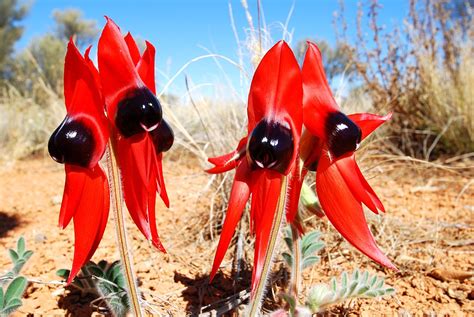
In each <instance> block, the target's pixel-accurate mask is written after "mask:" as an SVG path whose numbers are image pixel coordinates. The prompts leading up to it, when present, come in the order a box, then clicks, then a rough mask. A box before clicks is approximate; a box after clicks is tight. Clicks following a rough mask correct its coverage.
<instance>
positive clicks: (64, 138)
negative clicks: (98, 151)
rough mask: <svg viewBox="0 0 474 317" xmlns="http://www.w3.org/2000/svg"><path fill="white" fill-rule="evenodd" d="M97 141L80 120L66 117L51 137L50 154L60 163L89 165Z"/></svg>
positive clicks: (49, 143)
mask: <svg viewBox="0 0 474 317" xmlns="http://www.w3.org/2000/svg"><path fill="white" fill-rule="evenodd" d="M95 146H96V143H95V141H94V137H93V134H92V131H91V130H90V129H89V128H88V127H87V126H86V125H85V124H84V123H83V122H80V121H78V120H73V119H71V118H70V117H66V118H65V119H64V120H63V122H62V123H61V125H60V126H59V127H58V128H57V129H56V130H54V132H53V134H52V135H51V137H50V138H49V142H48V151H49V155H51V157H52V158H53V160H55V161H56V162H58V163H67V164H74V165H79V166H82V167H88V165H89V164H90V162H91V159H92V156H93V154H94V150H95Z"/></svg>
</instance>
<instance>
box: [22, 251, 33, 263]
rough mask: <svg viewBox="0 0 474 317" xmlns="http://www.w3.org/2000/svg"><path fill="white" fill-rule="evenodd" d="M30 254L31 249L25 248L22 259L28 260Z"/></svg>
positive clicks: (31, 252)
mask: <svg viewBox="0 0 474 317" xmlns="http://www.w3.org/2000/svg"><path fill="white" fill-rule="evenodd" d="M32 255H33V251H31V250H27V251H26V252H25V253H23V260H25V261H28V260H29V258H31V256H32Z"/></svg>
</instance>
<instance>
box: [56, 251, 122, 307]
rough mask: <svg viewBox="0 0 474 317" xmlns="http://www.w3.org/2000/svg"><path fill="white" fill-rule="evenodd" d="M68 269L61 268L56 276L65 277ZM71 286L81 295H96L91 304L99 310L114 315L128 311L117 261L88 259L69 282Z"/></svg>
mask: <svg viewBox="0 0 474 317" xmlns="http://www.w3.org/2000/svg"><path fill="white" fill-rule="evenodd" d="M69 273H70V271H69V270H66V269H61V270H58V271H57V272H56V274H57V275H58V276H60V277H61V278H63V279H65V280H66V279H67V278H68V276H69ZM71 287H73V288H75V289H77V290H79V291H80V292H81V296H87V295H93V296H94V297H96V299H95V300H93V301H92V302H91V305H93V306H96V307H98V308H99V310H102V311H104V310H109V311H110V312H111V313H112V314H113V315H114V316H125V315H126V314H127V312H128V311H129V300H128V296H127V292H126V289H125V278H124V276H123V273H122V268H121V266H120V262H119V261H115V262H112V263H108V262H107V261H105V260H102V261H100V262H99V263H97V264H96V263H94V262H92V261H89V262H88V263H87V264H86V265H84V266H83V267H82V269H81V272H80V273H79V274H78V276H77V277H76V278H74V280H73V281H72V283H71Z"/></svg>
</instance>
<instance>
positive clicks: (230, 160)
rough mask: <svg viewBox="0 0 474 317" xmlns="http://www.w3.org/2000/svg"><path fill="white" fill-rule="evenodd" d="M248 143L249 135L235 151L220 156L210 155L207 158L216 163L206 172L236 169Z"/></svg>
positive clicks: (215, 172) (216, 172) (218, 172)
mask: <svg viewBox="0 0 474 317" xmlns="http://www.w3.org/2000/svg"><path fill="white" fill-rule="evenodd" d="M246 145H247V137H245V138H242V139H241V140H240V141H239V144H238V145H237V149H235V150H234V151H232V152H230V153H227V154H224V155H221V156H218V157H210V158H208V159H207V160H208V161H209V163H211V164H214V165H216V166H215V167H213V168H210V169H207V170H206V172H207V173H210V174H220V173H223V172H227V171H230V170H231V169H234V168H235V167H236V166H237V165H238V164H239V161H240V159H241V158H242V156H243V155H244V153H245V146H246Z"/></svg>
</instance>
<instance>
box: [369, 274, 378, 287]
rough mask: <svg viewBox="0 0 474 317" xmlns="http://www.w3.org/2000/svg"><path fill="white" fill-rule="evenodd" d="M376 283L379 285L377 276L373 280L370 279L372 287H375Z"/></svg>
mask: <svg viewBox="0 0 474 317" xmlns="http://www.w3.org/2000/svg"><path fill="white" fill-rule="evenodd" d="M375 283H377V275H374V276H373V277H372V278H371V279H370V283H369V285H370V287H373V286H374V285H375Z"/></svg>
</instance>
